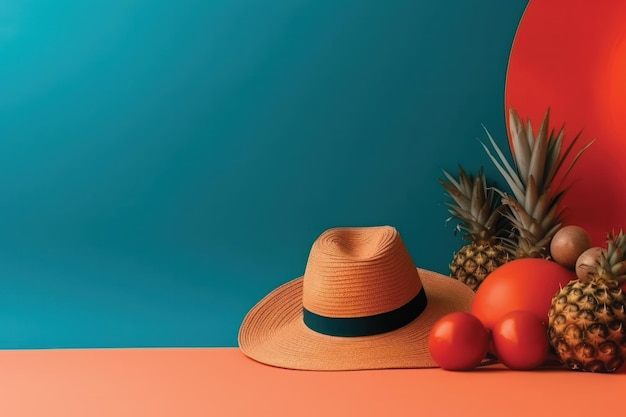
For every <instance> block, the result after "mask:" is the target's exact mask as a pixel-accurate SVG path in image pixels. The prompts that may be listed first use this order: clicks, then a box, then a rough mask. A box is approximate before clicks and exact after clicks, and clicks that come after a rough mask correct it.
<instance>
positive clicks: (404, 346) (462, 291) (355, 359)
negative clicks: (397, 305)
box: [239, 268, 474, 371]
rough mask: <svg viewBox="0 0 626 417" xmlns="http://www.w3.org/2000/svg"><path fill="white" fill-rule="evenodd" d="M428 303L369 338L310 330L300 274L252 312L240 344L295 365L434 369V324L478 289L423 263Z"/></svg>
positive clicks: (259, 356)
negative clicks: (431, 347)
mask: <svg viewBox="0 0 626 417" xmlns="http://www.w3.org/2000/svg"><path fill="white" fill-rule="evenodd" d="M417 271H418V273H419V276H420V279H421V281H422V284H423V286H424V290H425V292H426V296H427V298H428V305H427V307H426V309H425V310H424V311H423V312H422V313H421V314H420V315H419V316H418V317H417V318H416V319H415V320H413V321H412V322H410V323H409V324H407V325H406V326H404V327H401V328H399V329H397V330H394V331H391V332H387V333H382V334H377V335H372V336H363V337H338V336H328V335H324V334H321V333H317V332H315V331H313V330H311V329H309V328H308V327H307V326H306V325H305V324H304V321H303V319H302V316H303V313H302V282H303V278H302V277H300V278H297V279H295V280H292V281H290V282H287V283H286V284H283V285H281V286H280V287H278V288H276V289H275V290H273V291H272V292H271V293H269V294H268V295H267V296H266V297H264V298H263V299H262V300H261V301H260V302H259V303H258V304H256V305H255V306H254V307H253V308H252V309H251V310H250V311H249V312H248V314H247V315H246V317H245V318H244V320H243V323H242V324H241V327H240V329H239V347H240V349H241V351H242V352H243V353H244V354H245V355H247V356H249V357H250V358H252V359H254V360H256V361H258V362H261V363H264V364H267V365H272V366H277V367H281V368H289V369H301V370H317V371H340V370H360V369H388V368H433V367H437V364H436V363H435V361H434V360H433V358H432V357H431V355H430V353H429V351H428V335H429V332H430V329H431V328H432V326H433V325H434V324H435V322H436V321H437V320H439V319H440V318H441V317H443V316H444V315H446V314H448V313H451V312H454V311H469V310H470V308H471V306H472V301H473V299H474V291H472V290H471V289H470V288H469V287H468V286H466V285H465V284H463V283H461V282H459V281H457V280H455V279H453V278H450V277H447V276H445V275H441V274H439V273H436V272H432V271H428V270H425V269H420V268H417Z"/></svg>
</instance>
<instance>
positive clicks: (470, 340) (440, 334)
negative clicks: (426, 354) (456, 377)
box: [428, 312, 489, 371]
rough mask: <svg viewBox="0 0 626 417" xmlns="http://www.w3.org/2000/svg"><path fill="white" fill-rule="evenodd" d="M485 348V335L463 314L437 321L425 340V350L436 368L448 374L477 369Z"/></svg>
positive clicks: (472, 317) (486, 333)
mask: <svg viewBox="0 0 626 417" xmlns="http://www.w3.org/2000/svg"><path fill="white" fill-rule="evenodd" d="M488 348H489V331H488V330H487V329H486V328H485V326H483V324H482V322H481V321H480V320H479V319H478V318H476V317H475V316H473V315H471V314H470V313H467V312H455V313H450V314H447V315H445V316H444V317H442V318H441V319H439V321H437V323H435V325H434V326H433V328H432V330H431V331H430V335H429V337H428V349H429V350H430V354H431V356H432V357H433V359H434V360H435V362H437V364H438V365H439V366H440V367H441V368H443V369H447V370H450V371H462V370H466V369H471V368H474V367H475V366H477V365H479V364H480V362H481V361H482V360H483V359H484V357H485V355H486V354H487V349H488Z"/></svg>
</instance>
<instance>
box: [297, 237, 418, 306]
mask: <svg viewBox="0 0 626 417" xmlns="http://www.w3.org/2000/svg"><path fill="white" fill-rule="evenodd" d="M421 288H422V283H421V281H420V278H419V275H418V272H417V269H416V267H415V264H414V263H413V260H412V259H411V257H410V255H409V253H408V251H407V249H406V247H405V246H404V242H403V241H402V238H401V237H400V234H399V233H398V231H397V230H396V229H395V228H393V227H390V226H380V227H359V228H335V229H330V230H327V231H326V232H324V233H323V234H322V235H321V236H320V237H319V238H318V239H317V240H316V241H315V243H314V244H313V246H312V248H311V252H310V254H309V259H308V262H307V265H306V269H305V273H304V279H303V295H302V302H303V306H304V308H306V309H307V310H309V311H311V312H314V313H316V314H319V315H322V316H326V317H337V318H340V317H341V318H350V317H363V316H370V315H375V314H380V313H386V312H389V311H392V310H395V309H397V308H399V307H401V306H403V305H404V304H406V303H407V302H409V301H410V300H412V299H413V298H414V297H415V296H416V295H417V293H418V292H419V291H420V290H421Z"/></svg>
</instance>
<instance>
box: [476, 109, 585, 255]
mask: <svg viewBox="0 0 626 417" xmlns="http://www.w3.org/2000/svg"><path fill="white" fill-rule="evenodd" d="M483 128H484V127H483ZM484 129H485V132H486V133H487V137H488V139H489V142H490V144H491V146H492V148H493V152H492V151H491V150H490V149H489V147H488V146H487V145H486V144H485V143H483V142H481V145H482V146H483V148H484V149H485V151H486V153H487V155H488V157H489V159H491V161H492V162H493V163H494V165H495V166H496V168H497V169H498V171H499V172H500V173H501V174H502V176H503V177H504V180H505V181H506V183H507V185H508V186H509V188H510V189H511V194H507V193H501V195H502V202H503V204H504V205H505V206H506V207H508V210H507V211H506V212H505V214H504V216H506V217H507V218H508V219H509V221H510V222H511V225H512V226H513V229H514V230H515V231H516V236H515V240H507V243H508V246H509V249H510V250H511V251H512V252H514V253H515V254H516V256H517V257H518V258H519V257H545V256H546V254H547V248H548V245H549V242H550V239H552V236H554V234H555V233H556V232H557V230H558V229H559V228H560V227H561V224H562V222H563V217H564V212H563V209H561V208H560V207H559V203H560V201H561V199H562V198H563V196H564V194H565V192H566V191H567V188H565V189H564V188H563V182H564V180H565V178H566V177H567V175H568V174H569V173H570V171H571V170H572V168H573V167H574V165H575V163H576V162H577V161H578V159H579V158H580V156H581V155H582V154H583V152H584V151H585V150H587V148H589V146H591V144H592V143H593V141H591V142H590V143H588V144H587V145H585V146H584V147H583V148H582V149H581V150H580V151H578V153H577V154H576V155H575V156H574V158H573V159H572V161H571V162H570V164H569V166H568V167H567V169H566V170H565V172H564V174H563V175H562V176H561V181H560V183H559V184H558V185H557V186H556V187H555V186H554V184H553V183H554V181H555V179H556V177H557V174H558V173H559V172H560V170H561V169H562V168H563V166H564V163H565V161H566V159H567V158H568V156H569V155H570V153H571V152H572V150H573V147H574V145H575V143H576V142H577V141H578V139H579V137H580V134H581V133H580V132H579V133H578V134H577V135H576V136H575V137H574V139H573V140H572V141H571V142H570V144H569V145H568V146H567V147H566V148H565V149H564V151H563V152H562V148H563V138H564V137H565V128H564V127H561V129H560V130H559V132H558V133H555V131H554V130H553V129H552V130H550V109H548V110H547V111H546V113H545V116H544V118H543V120H542V122H541V125H540V127H539V130H538V131H537V134H536V135H535V134H534V133H533V128H532V124H531V122H530V119H529V120H527V122H526V125H525V126H524V123H523V122H522V120H521V119H520V117H519V116H518V114H517V112H516V111H515V110H514V109H512V108H511V109H510V110H509V133H510V137H511V144H512V149H511V151H512V157H513V164H511V163H510V162H509V160H508V159H507V157H506V156H505V155H504V153H503V152H502V150H501V149H500V148H499V147H498V145H497V144H496V141H495V140H494V138H493V137H492V136H491V134H490V133H489V131H488V130H487V129H486V128H484ZM494 153H495V154H494Z"/></svg>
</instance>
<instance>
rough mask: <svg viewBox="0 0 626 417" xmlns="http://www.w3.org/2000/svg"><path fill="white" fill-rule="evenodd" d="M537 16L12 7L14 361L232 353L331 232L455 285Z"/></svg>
mask: <svg viewBox="0 0 626 417" xmlns="http://www.w3.org/2000/svg"><path fill="white" fill-rule="evenodd" d="M526 3H527V2H526V1H524V0H516V1H500V0H477V1H472V2H468V1H464V0H454V1H447V2H439V1H408V0H397V1H390V2H383V1H368V0H334V1H325V0H270V1H265V2H261V1H253V0H212V1H211V0H204V1H194V0H177V1H165V0H161V1H159V0H150V1H148V0H110V1H106V2H96V1H85V0H54V1H53V0H49V1H46V0H31V1H19V0H3V1H2V2H0V347H1V348H53V347H129V346H136V347H141V346H235V345H236V342H237V339H236V337H237V329H238V326H239V323H240V322H241V319H242V318H243V316H244V314H245V313H246V311H247V310H248V309H249V308H250V307H251V306H252V305H253V304H254V303H255V302H256V301H258V300H259V299H260V298H261V297H263V296H264V295H265V294H266V293H267V292H269V291H270V290H271V289H273V288H274V287H276V286H277V285H279V284H281V283H283V282H285V281H287V280H290V279H292V278H295V277H298V276H300V275H301V274H302V272H303V270H304V265H305V263H306V258H307V255H308V250H309V248H310V245H311V243H312V242H313V241H314V240H315V238H316V237H317V236H318V235H319V234H320V233H321V232H322V231H324V230H325V229H327V228H330V227H335V226H366V225H380V224H390V225H393V226H395V227H397V228H398V230H399V231H400V233H401V234H402V236H403V238H404V240H405V242H406V244H407V246H408V248H409V251H410V252H411V254H412V256H413V258H414V260H415V262H416V264H417V265H418V266H421V267H425V268H429V269H434V270H437V271H439V272H443V273H447V263H448V261H449V259H450V257H451V255H452V252H453V251H454V250H455V249H457V248H458V247H459V246H460V244H461V243H462V242H461V239H460V237H459V236H455V235H454V234H453V230H452V227H450V226H448V227H446V225H445V219H446V217H447V213H446V210H445V207H444V206H443V205H442V204H443V202H444V201H445V199H444V196H443V193H442V190H441V188H440V186H439V185H438V184H437V182H436V180H435V179H436V178H437V177H439V176H440V175H441V169H442V168H445V169H448V170H455V169H456V164H457V163H461V164H463V165H464V166H465V167H466V168H467V169H469V170H474V169H475V168H477V167H478V166H480V165H483V164H484V165H485V166H486V168H487V171H488V172H493V171H492V167H490V166H489V165H488V163H489V162H488V161H487V159H486V158H485V156H484V155H483V153H482V150H481V149H480V146H479V144H478V142H477V141H476V138H477V137H484V133H483V131H482V128H481V124H485V125H486V126H487V127H488V128H489V129H490V131H491V132H492V133H493V134H494V135H495V136H496V137H497V138H498V140H499V141H500V143H501V144H502V145H504V146H506V137H505V130H504V129H505V127H504V108H503V105H504V104H503V103H504V85H505V77H506V66H507V60H508V54H509V51H510V47H511V44H512V41H513V37H514V34H515V31H516V28H517V25H518V23H519V20H520V18H521V16H522V13H523V10H524V8H525V6H526Z"/></svg>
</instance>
